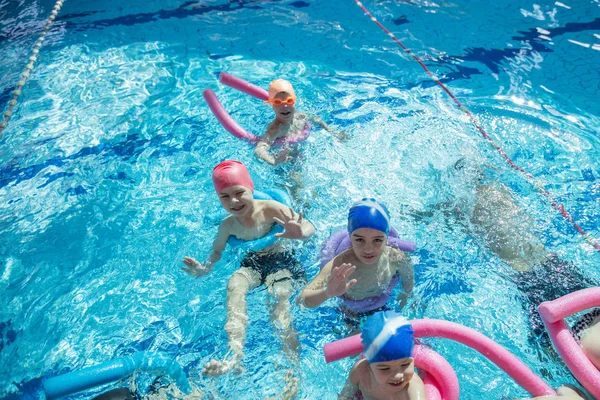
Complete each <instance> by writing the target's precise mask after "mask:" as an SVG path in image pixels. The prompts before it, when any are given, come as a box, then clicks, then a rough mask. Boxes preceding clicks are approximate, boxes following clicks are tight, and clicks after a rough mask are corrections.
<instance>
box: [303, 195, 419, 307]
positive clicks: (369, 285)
mask: <svg viewBox="0 0 600 400" xmlns="http://www.w3.org/2000/svg"><path fill="white" fill-rule="evenodd" d="M389 232H390V214H389V211H388V209H387V208H386V206H385V205H384V204H382V203H379V202H377V201H376V200H375V199H366V198H365V199H362V200H361V201H359V202H357V203H355V204H354V205H353V206H352V207H351V208H350V211H349V212H348V234H349V235H350V243H351V245H352V247H351V248H349V249H348V250H346V251H344V252H343V253H341V254H339V255H337V256H335V257H334V258H333V259H332V260H331V261H329V262H328V263H327V264H326V265H325V266H324V267H323V269H322V270H321V272H319V274H318V275H317V276H316V277H315V278H314V279H313V280H312V282H310V283H309V284H308V285H307V286H306V288H305V289H304V290H303V291H302V293H301V294H300V298H299V302H300V303H301V304H303V305H305V306H306V307H309V308H316V307H318V306H319V305H321V304H322V303H323V302H324V301H326V300H327V299H329V298H331V297H336V296H338V297H340V298H341V299H342V300H343V304H342V309H343V310H344V313H345V314H346V315H347V316H350V317H358V318H360V317H363V316H367V315H370V314H372V313H373V312H374V311H377V310H379V309H382V308H384V307H386V303H387V300H388V299H389V297H390V294H391V292H392V290H393V289H394V287H395V286H396V285H397V284H398V279H401V280H402V289H403V291H402V292H401V293H400V295H399V296H398V299H397V301H398V302H399V303H400V308H402V307H403V306H404V305H405V304H406V301H407V298H408V296H409V295H410V293H411V291H412V289H413V286H414V267H413V264H412V262H411V260H410V258H409V257H408V256H407V255H406V254H405V253H404V252H403V251H401V250H398V249H396V248H393V247H391V246H389V245H387V238H388V234H389Z"/></svg>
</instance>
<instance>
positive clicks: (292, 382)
mask: <svg viewBox="0 0 600 400" xmlns="http://www.w3.org/2000/svg"><path fill="white" fill-rule="evenodd" d="M265 284H266V285H267V289H268V291H269V294H270V296H271V299H270V300H269V306H270V308H271V321H272V322H273V325H274V326H275V328H276V329H277V331H278V332H279V335H280V337H281V342H282V347H283V352H284V354H285V355H286V357H287V358H288V359H289V360H290V361H291V363H292V367H291V368H290V370H289V371H287V373H286V374H285V378H284V379H285V383H286V386H285V388H284V390H283V394H282V399H293V398H294V397H296V395H297V393H298V388H299V379H298V378H297V377H296V376H295V375H296V370H297V368H298V367H299V363H300V354H299V350H300V342H299V341H298V335H297V333H296V331H295V329H294V325H293V322H292V316H291V314H290V297H291V296H292V291H293V286H292V274H291V273H290V271H289V270H287V269H284V270H280V271H277V272H275V273H273V274H271V275H269V276H267V279H266V282H265Z"/></svg>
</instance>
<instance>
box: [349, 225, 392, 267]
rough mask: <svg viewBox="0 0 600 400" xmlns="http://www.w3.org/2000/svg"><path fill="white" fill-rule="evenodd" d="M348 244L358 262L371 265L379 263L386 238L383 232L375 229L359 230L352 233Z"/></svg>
mask: <svg viewBox="0 0 600 400" xmlns="http://www.w3.org/2000/svg"><path fill="white" fill-rule="evenodd" d="M350 242H351V243H352V250H354V254H355V255H356V258H358V260H359V261H360V262H363V263H365V264H373V263H376V262H377V261H379V257H381V253H383V249H384V248H385V244H386V243H387V236H386V234H385V233H384V232H382V231H378V230H376V229H371V228H360V229H356V230H355V231H354V232H352V234H351V235H350Z"/></svg>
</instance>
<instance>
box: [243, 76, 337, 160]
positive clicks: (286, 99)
mask: <svg viewBox="0 0 600 400" xmlns="http://www.w3.org/2000/svg"><path fill="white" fill-rule="evenodd" d="M266 103H269V104H270V105H271V107H272V108H273V112H275V119H274V120H273V121H272V122H271V123H270V124H269V125H268V126H267V131H266V132H265V134H264V135H263V136H261V138H260V141H259V142H258V144H257V145H256V148H255V150H254V155H255V156H256V157H257V158H259V159H261V160H263V161H265V162H267V163H269V164H271V165H278V164H281V163H283V162H288V161H290V160H291V159H292V156H294V157H295V156H297V154H296V153H294V154H290V151H291V150H292V149H291V148H290V147H285V148H283V149H282V150H280V151H279V152H278V153H277V154H276V155H272V154H271V152H270V151H271V146H272V145H273V143H274V142H275V140H276V139H277V138H285V137H293V136H296V135H300V134H302V132H303V131H304V130H305V129H308V127H307V124H308V123H309V122H313V123H315V124H317V125H319V126H321V127H322V128H323V129H325V130H326V131H328V132H330V133H333V134H334V135H335V136H336V137H337V138H338V139H340V140H344V139H346V136H345V135H344V134H343V133H342V132H338V131H335V130H333V129H332V128H330V127H329V125H327V124H326V123H325V122H323V120H322V119H321V118H319V117H317V116H314V117H309V116H307V115H306V114H305V113H301V112H296V108H295V104H296V93H295V92H294V88H293V87H292V84H291V83H290V82H288V81H286V80H284V79H276V80H274V81H273V82H271V84H270V85H269V99H268V100H267V101H266Z"/></svg>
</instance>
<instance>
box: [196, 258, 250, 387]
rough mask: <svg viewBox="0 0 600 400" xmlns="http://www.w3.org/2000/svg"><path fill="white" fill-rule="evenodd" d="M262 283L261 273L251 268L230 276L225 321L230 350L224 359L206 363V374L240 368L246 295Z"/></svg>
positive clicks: (214, 374) (246, 320) (245, 319)
mask: <svg viewBox="0 0 600 400" xmlns="http://www.w3.org/2000/svg"><path fill="white" fill-rule="evenodd" d="M260 283H261V282H260V274H258V273H257V272H256V271H253V270H251V269H249V268H240V269H238V270H237V271H236V272H235V273H234V274H233V275H232V276H231V278H229V282H228V283H227V300H226V302H227V322H226V323H225V331H226V332H227V337H228V338H229V351H228V352H227V355H226V356H225V359H224V360H222V361H220V360H211V361H210V362H209V363H208V364H206V366H205V367H204V371H203V373H204V374H206V375H212V376H218V375H222V374H225V373H227V372H229V371H231V370H232V369H239V364H240V360H241V359H242V357H243V355H244V354H243V348H244V344H245V341H246V327H247V326H248V315H247V314H246V295H247V294H248V292H249V291H250V290H252V289H254V288H255V287H257V286H259V285H260ZM230 353H233V358H232V359H231V360H229V361H228V360H227V356H228V355H229V354H230Z"/></svg>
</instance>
